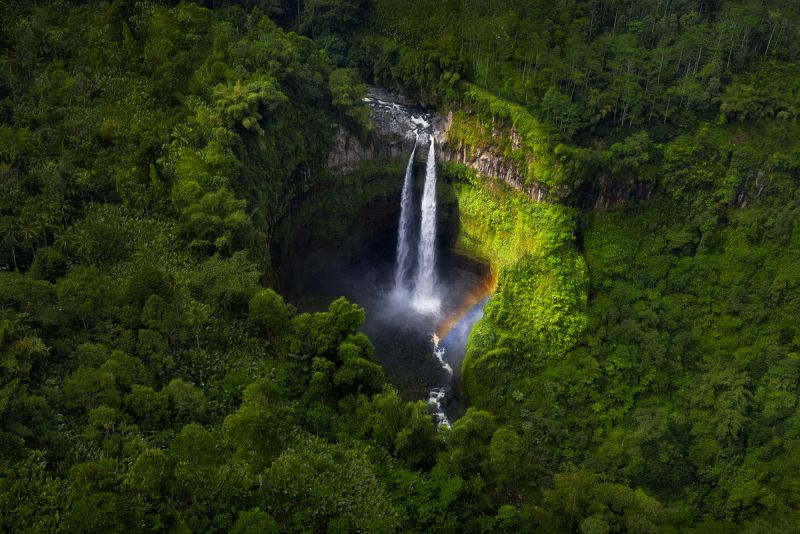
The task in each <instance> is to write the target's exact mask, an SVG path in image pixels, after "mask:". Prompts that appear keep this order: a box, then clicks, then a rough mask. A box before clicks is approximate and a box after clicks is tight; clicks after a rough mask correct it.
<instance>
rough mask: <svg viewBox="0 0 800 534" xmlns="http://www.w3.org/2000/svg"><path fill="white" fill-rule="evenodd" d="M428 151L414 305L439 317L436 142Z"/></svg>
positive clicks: (432, 140) (412, 302) (418, 309)
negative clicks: (436, 289)
mask: <svg viewBox="0 0 800 534" xmlns="http://www.w3.org/2000/svg"><path fill="white" fill-rule="evenodd" d="M430 138H431V146H430V149H429V150H428V162H427V166H426V169H425V188H424V190H423V193H422V225H421V228H420V236H419V260H418V262H417V263H418V266H417V278H416V281H415V283H414V294H413V297H412V300H411V305H412V306H413V307H414V309H416V310H417V311H420V312H424V313H438V312H439V305H440V302H439V299H438V297H437V296H436V295H435V294H434V288H435V286H436V153H435V149H434V143H435V141H434V138H433V136H430Z"/></svg>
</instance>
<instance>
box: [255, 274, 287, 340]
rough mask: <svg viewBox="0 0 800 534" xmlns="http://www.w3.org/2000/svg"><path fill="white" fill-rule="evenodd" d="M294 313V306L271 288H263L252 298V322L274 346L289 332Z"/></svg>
mask: <svg viewBox="0 0 800 534" xmlns="http://www.w3.org/2000/svg"><path fill="white" fill-rule="evenodd" d="M293 315H294V310H293V309H292V307H291V306H289V305H287V304H286V303H285V302H284V301H283V297H281V296H280V295H278V294H277V293H275V291H273V290H272V289H270V288H266V289H262V290H261V291H259V292H258V293H256V294H255V295H253V298H252V299H250V313H249V316H248V317H249V319H250V322H251V323H253V324H255V325H256V326H257V327H258V328H259V330H260V331H261V332H262V333H263V334H264V335H265V336H266V337H267V339H269V340H270V342H271V343H272V344H273V346H274V345H275V344H276V342H277V340H278V338H280V337H281V335H284V334H286V333H287V332H288V330H289V321H290V319H291V318H292V316H293Z"/></svg>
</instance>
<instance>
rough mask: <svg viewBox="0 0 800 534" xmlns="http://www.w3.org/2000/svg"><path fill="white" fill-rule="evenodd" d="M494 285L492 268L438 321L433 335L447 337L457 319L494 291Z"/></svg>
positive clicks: (494, 278) (494, 277)
mask: <svg viewBox="0 0 800 534" xmlns="http://www.w3.org/2000/svg"><path fill="white" fill-rule="evenodd" d="M496 287H497V274H496V273H495V272H494V269H491V270H490V271H489V272H488V273H487V274H486V275H485V276H484V277H483V278H482V279H481V281H480V282H479V283H478V284H476V285H475V287H474V288H472V291H470V292H469V293H467V294H466V295H465V296H464V298H463V299H461V303H460V304H459V305H458V306H456V307H455V308H454V309H453V311H452V312H450V313H449V314H448V315H447V317H445V318H444V319H443V320H442V321H441V322H440V323H439V326H437V327H436V331H435V333H434V335H435V336H436V337H437V338H438V339H444V338H445V337H447V334H449V333H450V330H452V329H453V327H454V326H455V325H456V324H457V323H458V321H460V320H461V318H462V317H464V315H466V313H467V312H469V311H470V310H471V309H472V307H473V306H475V305H476V304H477V303H479V302H480V301H482V300H483V299H485V298H486V297H488V296H489V295H491V294H492V293H494V290H495V288H496Z"/></svg>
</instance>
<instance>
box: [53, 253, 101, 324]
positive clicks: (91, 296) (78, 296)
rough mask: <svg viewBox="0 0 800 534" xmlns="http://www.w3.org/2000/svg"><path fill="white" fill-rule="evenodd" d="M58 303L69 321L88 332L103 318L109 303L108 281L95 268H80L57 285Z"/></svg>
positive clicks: (76, 268) (71, 272) (75, 269)
mask: <svg viewBox="0 0 800 534" xmlns="http://www.w3.org/2000/svg"><path fill="white" fill-rule="evenodd" d="M56 292H57V294H58V301H59V304H61V306H62V308H63V310H64V313H65V315H66V316H67V318H68V319H77V320H79V321H80V323H81V325H82V326H83V329H84V330H88V329H89V327H90V326H92V325H94V323H95V322H96V321H97V319H98V318H99V317H100V316H101V313H102V312H103V309H104V307H105V304H106V302H107V290H106V279H105V276H104V275H103V274H101V273H100V271H99V270H98V268H97V267H95V266H89V267H84V266H78V267H75V268H74V269H73V270H72V271H70V273H69V274H67V276H65V277H64V278H62V279H61V280H59V281H58V284H56Z"/></svg>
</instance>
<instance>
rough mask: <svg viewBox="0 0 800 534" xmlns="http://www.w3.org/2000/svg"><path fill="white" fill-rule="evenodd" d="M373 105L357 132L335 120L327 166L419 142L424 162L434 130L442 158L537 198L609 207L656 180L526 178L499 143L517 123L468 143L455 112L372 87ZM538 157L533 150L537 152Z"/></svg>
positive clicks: (341, 170) (389, 153)
mask: <svg viewBox="0 0 800 534" xmlns="http://www.w3.org/2000/svg"><path fill="white" fill-rule="evenodd" d="M364 100H365V103H366V104H367V105H368V106H369V108H370V116H371V119H372V123H373V129H372V130H371V131H370V132H368V133H366V134H365V135H362V136H358V135H355V134H354V133H353V132H351V131H349V130H348V129H347V128H346V127H344V126H342V125H339V124H336V125H333V127H332V128H333V146H332V148H331V151H330V152H329V154H328V167H329V168H330V169H331V170H332V171H333V172H334V173H335V174H345V173H347V172H350V171H352V170H353V169H354V168H356V167H357V166H359V165H360V164H362V163H364V162H367V161H370V160H376V159H387V158H399V157H403V158H407V157H408V155H409V154H410V153H411V150H412V149H413V147H414V145H415V143H416V144H417V150H416V154H415V160H416V161H417V162H418V163H422V164H424V162H425V161H426V159H427V157H428V147H429V145H430V142H429V140H428V139H429V136H430V135H434V137H435V139H436V142H437V153H436V159H437V161H439V162H445V161H451V162H455V163H460V164H462V165H465V166H467V167H469V168H470V169H473V170H475V171H476V172H478V173H479V174H481V175H483V176H487V177H490V178H494V179H497V180H500V181H503V182H505V183H506V184H508V185H509V186H511V187H512V188H514V189H516V190H517V191H521V192H523V193H524V194H525V195H527V196H528V197H529V198H530V199H532V200H535V201H539V202H541V201H550V202H567V203H569V204H573V205H577V206H580V207H582V208H585V209H610V208H613V207H616V206H619V205H622V204H625V203H629V202H640V201H643V200H646V199H648V198H650V196H651V195H652V194H653V191H654V184H653V183H651V182H646V181H641V180H637V179H636V178H617V177H611V176H598V177H596V179H594V180H591V181H590V182H587V183H586V184H584V185H583V186H582V187H581V188H580V189H579V190H577V191H575V192H573V193H572V194H569V191H567V190H566V189H563V190H558V189H556V190H552V189H551V188H549V187H548V186H546V185H545V184H542V183H539V182H535V181H529V180H526V179H525V172H524V169H522V168H521V164H520V163H519V162H517V161H515V160H513V159H510V158H507V157H505V156H504V155H503V152H502V150H501V149H500V146H501V145H502V144H503V143H505V144H506V145H508V142H509V141H510V143H511V148H512V150H517V149H519V148H520V144H521V143H520V138H519V134H518V132H517V131H516V129H515V128H514V127H511V128H510V129H505V130H501V129H500V128H497V127H494V126H492V128H491V138H492V139H493V140H496V141H497V142H496V144H494V143H493V144H487V145H486V146H468V145H465V144H463V143H459V142H456V141H454V140H451V139H450V138H449V137H448V132H449V131H450V129H451V127H452V125H453V113H452V111H451V112H449V113H448V114H447V115H440V114H436V113H433V112H431V111H429V110H427V109H425V108H423V107H421V106H420V105H418V104H415V103H413V102H411V101H409V100H407V99H405V98H404V97H402V96H400V95H397V94H393V93H389V92H387V91H385V90H382V89H379V88H375V87H371V88H370V89H369V92H368V94H367V97H366V98H365V99H364ZM532 157H533V156H532ZM744 202H745V203H746V200H744Z"/></svg>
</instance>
